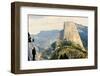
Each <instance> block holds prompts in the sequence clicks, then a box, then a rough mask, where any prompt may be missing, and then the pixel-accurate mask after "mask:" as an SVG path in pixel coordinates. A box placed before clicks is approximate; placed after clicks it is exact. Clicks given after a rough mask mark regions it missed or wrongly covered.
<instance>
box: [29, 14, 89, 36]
mask: <svg viewBox="0 0 100 76" xmlns="http://www.w3.org/2000/svg"><path fill="white" fill-rule="evenodd" d="M28 20H29V23H28V24H29V33H30V34H37V33H39V32H40V31H47V30H61V29H63V28H64V22H67V21H73V22H75V23H78V24H82V25H84V26H87V25H88V18H87V17H67V16H66V17H64V16H38V15H29V19H28Z"/></svg>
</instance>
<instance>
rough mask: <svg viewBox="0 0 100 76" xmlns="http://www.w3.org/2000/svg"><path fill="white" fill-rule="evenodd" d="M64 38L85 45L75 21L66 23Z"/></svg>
mask: <svg viewBox="0 0 100 76" xmlns="http://www.w3.org/2000/svg"><path fill="white" fill-rule="evenodd" d="M64 39H66V40H67V41H71V42H75V43H77V44H79V45H80V46H81V47H84V46H83V43H82V40H81V38H80V35H79V32H78V30H77V27H76V24H75V23H74V22H65V23H64Z"/></svg>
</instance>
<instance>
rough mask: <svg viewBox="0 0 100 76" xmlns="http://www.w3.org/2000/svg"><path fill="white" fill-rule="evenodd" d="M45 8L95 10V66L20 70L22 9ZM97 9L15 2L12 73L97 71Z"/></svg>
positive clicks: (12, 29)
mask: <svg viewBox="0 0 100 76" xmlns="http://www.w3.org/2000/svg"><path fill="white" fill-rule="evenodd" d="M21 6H27V7H45V8H58V9H59V8H61V9H80V10H93V11H94V13H95V15H94V26H95V27H94V34H95V37H94V41H95V42H94V50H95V53H94V65H93V66H78V67H61V68H46V69H31V70H30V69H27V70H20V7H21ZM97 28H98V27H97V7H92V6H77V5H61V4H45V3H28V2H13V3H11V72H12V73H15V74H24V73H40V72H57V71H73V70H88V69H97V66H98V64H97V63H98V61H97V57H98V55H97V54H98V52H97V46H98V45H97V41H98V39H97V34H98V30H97Z"/></svg>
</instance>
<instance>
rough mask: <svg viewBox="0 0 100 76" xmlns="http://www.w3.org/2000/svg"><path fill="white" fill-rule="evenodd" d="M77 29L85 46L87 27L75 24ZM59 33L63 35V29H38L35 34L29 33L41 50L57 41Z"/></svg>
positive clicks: (86, 42) (86, 44) (86, 43)
mask: <svg viewBox="0 0 100 76" xmlns="http://www.w3.org/2000/svg"><path fill="white" fill-rule="evenodd" d="M77 29H78V32H79V35H80V37H81V40H82V42H83V45H84V47H85V48H87V47H88V27H87V26H82V25H79V24H77ZM59 33H61V37H63V33H64V30H63V29H62V30H51V31H40V33H38V34H37V35H32V34H31V38H32V39H34V43H35V44H36V45H37V46H38V47H39V48H41V49H42V50H43V49H47V48H49V47H50V46H51V44H52V43H53V42H55V41H57V39H58V37H59Z"/></svg>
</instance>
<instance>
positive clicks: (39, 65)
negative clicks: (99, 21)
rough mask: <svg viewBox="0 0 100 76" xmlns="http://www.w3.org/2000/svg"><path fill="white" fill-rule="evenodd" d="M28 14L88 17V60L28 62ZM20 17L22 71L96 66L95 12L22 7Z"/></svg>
mask: <svg viewBox="0 0 100 76" xmlns="http://www.w3.org/2000/svg"><path fill="white" fill-rule="evenodd" d="M28 14H36V15H60V16H83V17H84V16H85V17H88V59H69V60H43V61H28V60H27V57H28V51H27V49H28V37H27V33H28V25H27V22H28V20H27V19H28V18H27V15H28ZM20 17H21V20H20V31H21V34H20V40H21V41H20V44H21V45H20V47H21V48H20V57H21V58H20V69H21V70H25V69H43V68H59V67H74V66H88V65H90V66H91V65H94V11H87V10H74V9H73V10H70V9H55V8H39V7H21V8H20ZM34 27H35V26H34Z"/></svg>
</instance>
